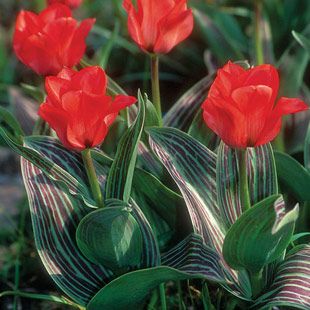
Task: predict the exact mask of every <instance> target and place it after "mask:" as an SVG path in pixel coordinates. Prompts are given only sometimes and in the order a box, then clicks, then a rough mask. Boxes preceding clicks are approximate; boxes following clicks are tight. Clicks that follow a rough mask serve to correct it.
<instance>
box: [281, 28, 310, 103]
mask: <svg viewBox="0 0 310 310" xmlns="http://www.w3.org/2000/svg"><path fill="white" fill-rule="evenodd" d="M309 33H310V26H309V25H308V26H307V27H306V28H305V29H304V30H303V32H302V35H305V36H308V35H309ZM308 62H309V54H308V53H307V51H306V50H305V49H302V48H300V46H299V44H297V42H294V43H293V44H291V45H289V46H288V48H287V49H286V50H285V52H284V53H283V55H282V56H281V58H280V59H279V61H278V68H279V73H280V80H281V81H280V85H281V86H280V90H279V96H285V97H296V96H297V94H298V93H299V90H300V88H301V86H302V83H303V78H304V74H305V71H306V68H307V65H308Z"/></svg>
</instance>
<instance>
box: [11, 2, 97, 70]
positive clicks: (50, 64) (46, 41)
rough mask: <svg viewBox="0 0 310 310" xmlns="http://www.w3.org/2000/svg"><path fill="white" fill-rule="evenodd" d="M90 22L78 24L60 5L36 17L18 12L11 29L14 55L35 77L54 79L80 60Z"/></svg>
mask: <svg viewBox="0 0 310 310" xmlns="http://www.w3.org/2000/svg"><path fill="white" fill-rule="evenodd" d="M94 22H95V19H85V20H83V21H82V22H81V23H78V21H77V20H75V19H74V18H73V17H72V14H71V11H70V9H69V8H68V7H67V6H66V5H63V4H53V5H51V6H49V7H48V8H46V9H45V10H43V11H42V12H41V13H40V14H38V15H37V14H35V13H33V12H30V11H21V12H20V13H19V15H18V17H17V21H16V25H15V33H14V38H13V47H14V51H15V53H16V55H17V57H18V58H19V59H20V61H21V62H23V63H24V64H25V65H26V66H28V67H30V68H31V69H32V70H34V71H35V72H36V73H38V74H40V75H56V74H57V73H58V72H59V71H60V70H61V69H62V68H63V67H64V66H66V67H70V68H72V67H73V66H75V65H76V64H77V63H78V62H79V61H80V60H81V58H82V57H83V54H84V52H85V49H86V44H85V39H86V37H87V35H88V33H89V31H90V29H91V27H92V26H93V24H94Z"/></svg>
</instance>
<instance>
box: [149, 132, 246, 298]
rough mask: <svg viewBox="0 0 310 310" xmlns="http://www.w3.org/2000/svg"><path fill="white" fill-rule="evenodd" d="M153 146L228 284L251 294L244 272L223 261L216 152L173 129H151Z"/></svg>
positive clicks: (235, 290) (223, 232)
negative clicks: (215, 256) (213, 252)
mask: <svg viewBox="0 0 310 310" xmlns="http://www.w3.org/2000/svg"><path fill="white" fill-rule="evenodd" d="M148 133H149V136H150V145H151V147H152V149H153V151H154V153H155V154H156V155H157V156H158V158H159V159H160V161H161V162H162V163H163V165H164V166H165V167H166V169H167V171H168V172H169V174H170V175H171V177H172V178H173V179H174V181H175V182H176V184H177V185H178V187H179V189H180V191H181V194H182V196H183V198H184V200H185V203H186V205H187V209H188V212H189V214H190V218H191V221H192V226H193V230H194V232H195V233H197V234H199V235H201V236H202V238H203V240H204V242H205V243H206V244H207V245H209V246H210V247H211V248H212V249H214V250H215V251H216V252H217V253H218V255H219V257H220V261H221V263H222V264H223V266H225V268H226V272H227V277H228V279H229V280H228V282H229V283H230V284H229V285H228V286H227V287H228V289H229V290H230V291H233V292H234V293H236V294H240V292H242V293H241V294H242V295H243V296H244V297H246V298H247V297H248V296H249V295H250V292H249V282H248V278H247V275H246V274H245V273H244V272H240V273H238V274H236V272H235V271H233V270H231V269H230V268H229V267H228V266H227V264H226V263H225V262H224V260H223V257H222V246H223V241H224V236H225V225H224V222H223V220H222V218H221V214H220V209H219V207H218V205H217V191H216V155H215V154H214V153H213V152H211V151H210V150H208V149H207V148H206V147H205V146H203V145H202V144H201V143H199V142H198V141H196V140H195V139H194V138H192V137H190V136H189V135H187V134H185V133H183V132H181V131H180V130H177V129H174V128H151V129H149V130H148Z"/></svg>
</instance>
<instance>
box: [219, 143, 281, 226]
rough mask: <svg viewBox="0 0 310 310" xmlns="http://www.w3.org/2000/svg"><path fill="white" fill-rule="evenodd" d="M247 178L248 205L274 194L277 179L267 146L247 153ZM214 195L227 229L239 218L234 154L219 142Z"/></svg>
mask: <svg viewBox="0 0 310 310" xmlns="http://www.w3.org/2000/svg"><path fill="white" fill-rule="evenodd" d="M246 157H247V175H248V184H249V192H250V196H251V197H250V198H251V205H254V204H256V203H257V202H259V201H261V200H263V199H265V198H267V197H269V196H271V195H274V194H277V192H278V185H277V175H276V169H275V162H274V157H273V151H272V147H271V145H270V144H265V145H263V146H259V147H256V148H248V149H247V156H246ZM216 170H217V173H216V178H217V195H218V203H219V208H220V210H221V214H222V216H223V219H224V221H225V223H226V225H227V227H230V226H231V225H232V224H233V223H234V222H235V221H236V220H237V218H238V217H239V216H240V215H241V214H242V206H241V201H240V186H239V183H240V180H239V170H238V154H237V151H236V150H235V149H232V148H230V147H229V146H227V145H225V144H224V143H223V142H222V143H221V144H220V146H219V148H218V152H217V164H216Z"/></svg>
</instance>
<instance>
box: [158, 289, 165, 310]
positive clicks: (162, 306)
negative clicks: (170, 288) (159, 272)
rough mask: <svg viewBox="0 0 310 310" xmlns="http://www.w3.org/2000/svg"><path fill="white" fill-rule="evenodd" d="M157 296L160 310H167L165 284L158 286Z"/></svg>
mask: <svg viewBox="0 0 310 310" xmlns="http://www.w3.org/2000/svg"><path fill="white" fill-rule="evenodd" d="M159 296H160V304H161V309H162V310H167V302H166V292H165V283H162V284H160V285H159Z"/></svg>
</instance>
